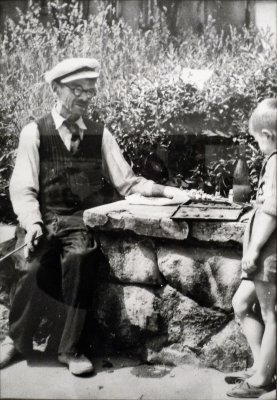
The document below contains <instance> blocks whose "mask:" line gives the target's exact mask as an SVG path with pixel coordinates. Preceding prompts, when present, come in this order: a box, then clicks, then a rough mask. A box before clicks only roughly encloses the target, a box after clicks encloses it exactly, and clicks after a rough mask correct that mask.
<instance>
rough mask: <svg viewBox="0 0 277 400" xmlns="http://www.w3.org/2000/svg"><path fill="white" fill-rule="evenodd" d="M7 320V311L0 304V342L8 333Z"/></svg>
mask: <svg viewBox="0 0 277 400" xmlns="http://www.w3.org/2000/svg"><path fill="white" fill-rule="evenodd" d="M8 318H9V309H8V308H7V307H6V306H4V305H3V304H0V340H2V339H3V338H4V337H5V336H6V335H7V333H8V330H9V327H8Z"/></svg>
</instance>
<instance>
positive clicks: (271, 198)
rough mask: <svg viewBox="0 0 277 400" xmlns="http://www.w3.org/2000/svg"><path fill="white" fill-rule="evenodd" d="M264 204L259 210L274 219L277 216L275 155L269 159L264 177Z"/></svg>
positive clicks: (276, 158)
mask: <svg viewBox="0 0 277 400" xmlns="http://www.w3.org/2000/svg"><path fill="white" fill-rule="evenodd" d="M264 181H265V183H264V202H263V204H262V206H261V210H262V211H263V212H265V213H267V214H270V215H272V216H275V217H276V214H277V155H274V156H273V157H270V159H269V160H268V163H267V165H266V170H265V175H264Z"/></svg>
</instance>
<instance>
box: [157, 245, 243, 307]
mask: <svg viewBox="0 0 277 400" xmlns="http://www.w3.org/2000/svg"><path fill="white" fill-rule="evenodd" d="M157 258H158V266H159V269H160V271H161V273H162V274H163V276H164V277H165V279H166V281H167V282H168V283H169V285H170V286H172V287H173V288H175V289H177V290H179V291H180V292H181V293H182V294H184V295H185V296H188V297H190V298H192V299H194V300H195V301H197V302H198V303H199V304H201V305H205V306H210V307H211V306H214V307H219V308H222V309H226V310H230V309H231V307H232V304H231V300H232V297H233V294H234V292H235V291H236V289H237V287H238V285H239V278H240V254H238V253H237V252H236V251H235V250H233V249H228V248H219V247H213V248H211V247H209V248H206V247H197V246H190V245H185V244H184V245H180V244H179V243H174V244H165V245H164V246H160V247H159V248H158V250H157Z"/></svg>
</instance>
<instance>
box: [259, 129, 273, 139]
mask: <svg viewBox="0 0 277 400" xmlns="http://www.w3.org/2000/svg"><path fill="white" fill-rule="evenodd" d="M262 134H263V135H265V136H266V137H267V139H268V140H273V139H274V140H275V135H274V133H273V132H271V130H269V129H262Z"/></svg>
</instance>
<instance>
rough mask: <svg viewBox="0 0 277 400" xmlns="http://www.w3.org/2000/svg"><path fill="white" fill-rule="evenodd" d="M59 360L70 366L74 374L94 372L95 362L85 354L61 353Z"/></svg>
mask: <svg viewBox="0 0 277 400" xmlns="http://www.w3.org/2000/svg"><path fill="white" fill-rule="evenodd" d="M58 360H59V361H60V362H61V363H62V364H66V365H67V366H68V369H69V371H70V372H71V373H72V374H73V375H84V374H90V373H92V372H93V364H92V363H91V362H90V360H89V359H88V358H87V357H85V356H84V355H83V354H67V353H62V354H59V356H58Z"/></svg>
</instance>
